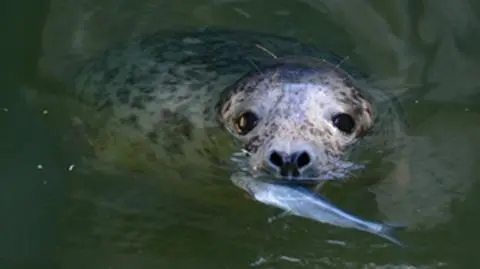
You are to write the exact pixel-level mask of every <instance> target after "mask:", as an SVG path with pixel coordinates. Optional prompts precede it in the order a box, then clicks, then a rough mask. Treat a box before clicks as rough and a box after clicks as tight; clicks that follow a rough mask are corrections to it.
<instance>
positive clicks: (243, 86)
mask: <svg viewBox="0 0 480 269" xmlns="http://www.w3.org/2000/svg"><path fill="white" fill-rule="evenodd" d="M259 44H260V45H261V46H263V47H266V48H268V50H269V51H271V52H273V53H274V54H275V56H277V57H278V59H275V58H273V57H272V55H270V54H268V53H266V52H265V51H264V50H261V49H259V48H258V45H259ZM265 66H267V67H265ZM295 68H297V69H298V70H295ZM296 71H298V72H296ZM242 78H243V79H242ZM364 78H365V75H364V74H362V73H360V72H358V71H357V70H356V69H355V68H353V67H351V66H350V65H348V64H347V63H343V62H342V58H340V57H338V56H335V55H334V54H332V53H329V52H327V51H322V50H319V49H318V48H316V47H314V46H311V45H308V44H302V43H300V42H298V41H297V40H295V39H292V38H287V37H279V36H273V35H267V34H259V33H251V32H242V31H225V30H208V29H201V30H198V31H189V32H178V33H157V34H153V35H149V36H146V37H142V38H139V39H136V40H132V41H129V42H125V43H122V44H119V45H117V46H114V47H112V48H111V49H109V50H107V51H105V52H104V53H103V54H102V55H100V56H99V57H96V58H94V59H92V60H91V61H89V62H88V63H86V64H85V65H84V66H83V67H82V68H81V69H80V70H79V72H78V73H77V75H76V76H75V79H74V83H73V85H72V88H73V89H74V94H75V95H76V96H77V97H78V98H79V99H80V100H82V101H83V102H84V103H86V104H88V105H89V106H92V107H93V108H94V109H95V111H96V112H98V113H99V114H101V115H104V117H103V121H102V122H101V123H100V125H98V126H99V127H101V128H99V131H98V132H97V134H96V135H95V140H96V141H95V146H94V148H95V151H96V154H97V157H98V158H99V159H103V161H105V160H106V161H107V162H112V163H120V164H121V165H127V166H130V167H131V168H134V169H138V170H144V169H151V168H155V167H158V166H161V164H160V162H167V163H170V164H173V163H176V164H178V163H181V164H183V165H185V166H186V167H188V166H189V163H191V162H202V161H205V162H211V161H212V159H215V160H217V159H219V158H220V159H221V158H222V157H221V154H220V153H219V152H218V150H219V148H221V147H222V146H223V143H222V142H221V141H224V140H222V138H225V137H226V138H229V137H230V136H229V135H228V134H227V133H226V132H225V128H224V127H227V130H228V127H229V126H230V124H231V119H232V118H233V117H234V116H235V115H236V113H238V112H239V111H241V110H242V109H245V108H246V107H245V106H247V105H248V104H249V103H248V102H245V100H247V99H248V100H252V98H253V97H255V96H256V97H259V98H260V100H257V101H259V102H261V101H267V100H266V99H262V98H268V96H269V95H273V96H275V95H278V94H280V91H278V86H282V85H285V84H289V83H292V82H302V83H305V82H306V81H309V82H310V83H311V84H312V85H317V86H319V87H323V88H324V89H325V91H324V93H323V94H324V96H326V97H328V98H330V100H331V101H332V102H335V103H336V104H337V105H338V106H340V107H341V108H342V109H343V110H345V111H348V113H350V114H351V115H352V116H354V117H355V119H356V120H357V121H358V122H357V129H356V131H355V134H354V135H352V136H344V135H341V134H340V133H339V132H338V130H336V129H334V128H332V126H331V123H329V122H327V121H326V120H325V119H324V118H323V115H322V113H323V112H324V111H323V109H325V105H327V103H325V102H324V103H322V104H320V105H319V106H317V107H315V106H312V104H313V103H312V102H314V101H321V97H320V96H319V95H317V94H316V93H314V90H315V89H313V88H311V87H310V88H307V89H306V91H307V92H306V93H303V96H304V97H305V98H307V99H308V98H313V99H311V100H310V101H309V102H310V103H308V102H307V101H306V100H305V99H303V100H301V101H300V100H296V101H295V98H293V97H292V98H291V101H288V102H284V103H282V104H281V105H280V106H279V107H277V110H276V112H277V113H275V115H273V114H272V116H271V117H270V118H269V119H268V128H267V127H266V126H267V125H265V127H264V129H263V132H262V133H257V134H256V135H255V136H251V137H250V139H249V140H248V141H246V140H245V139H243V142H244V143H246V144H248V146H249V147H250V148H257V149H258V148H259V147H261V146H264V147H266V145H267V144H268V143H272V141H274V140H273V138H274V137H273V135H272V134H273V133H274V132H275V133H276V135H275V139H277V140H278V139H280V140H281V139H283V138H284V139H287V140H288V139H290V138H292V137H302V138H306V139H308V140H309V141H317V143H320V144H321V145H320V144H318V146H319V147H320V146H321V147H323V148H324V149H327V150H326V151H325V152H324V153H328V154H331V155H332V156H336V155H339V154H341V153H342V152H344V151H345V150H346V147H347V146H349V145H352V144H353V143H354V142H356V141H357V139H358V138H359V137H360V136H362V135H363V134H364V133H365V132H366V131H367V130H369V129H371V127H372V124H373V122H372V121H373V118H374V115H373V114H374V113H375V114H376V113H377V109H379V108H380V107H379V106H377V105H378V104H380V103H384V102H385V101H387V102H388V98H384V97H385V96H386V95H384V94H380V95H379V94H375V93H374V94H373V95H372V96H373V97H372V96H370V95H371V94H372V92H368V93H366V92H365V90H366V89H362V91H363V92H362V91H360V89H359V88H360V87H361V86H359V85H355V83H356V82H357V79H358V80H363V79H364ZM379 96H381V98H378V97H379ZM277 97H278V96H277ZM377 101H379V102H377ZM266 103H268V102H266ZM307 103H308V104H309V108H308V109H298V108H295V106H296V105H301V106H303V105H307ZM371 103H375V105H374V106H373V107H371V105H370V104H371ZM377 103H378V104H377ZM297 109H298V110H297ZM296 111H298V112H300V111H303V112H305V113H308V115H307V117H306V118H304V120H305V121H303V122H301V123H298V122H297V123H296V124H293V123H294V121H292V116H294V115H295V113H296ZM384 112H385V111H382V113H384ZM218 113H220V114H218ZM382 113H379V114H378V115H380V114H382ZM382 115H387V114H382ZM376 119H377V121H379V119H381V117H377V118H376ZM381 128H385V127H381ZM390 129H392V128H390ZM382 132H383V131H382ZM219 137H220V138H219ZM237 138H238V137H237ZM240 140H242V139H240ZM385 141H386V140H385ZM233 150H234V149H233ZM237 150H238V148H237ZM252 152H257V151H252ZM261 153H262V152H261V151H258V154H257V155H256V156H261ZM205 157H207V158H206V159H205ZM224 157H226V156H224ZM187 159H188V160H187ZM202 159H205V160H202ZM252 160H254V158H252ZM319 160H321V158H319ZM257 163H258V161H257ZM252 164H255V161H252Z"/></svg>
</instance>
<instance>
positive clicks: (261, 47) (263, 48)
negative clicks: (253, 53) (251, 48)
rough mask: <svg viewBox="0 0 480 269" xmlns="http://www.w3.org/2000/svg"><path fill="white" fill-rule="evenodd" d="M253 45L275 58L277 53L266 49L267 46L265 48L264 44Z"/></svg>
mask: <svg viewBox="0 0 480 269" xmlns="http://www.w3.org/2000/svg"><path fill="white" fill-rule="evenodd" d="M255 47H257V48H259V49H261V50H263V51H264V52H265V53H267V54H268V55H270V56H272V58H273V59H277V58H278V57H277V55H275V54H274V53H273V52H272V51H270V50H268V49H267V48H265V47H264V46H262V45H260V44H255Z"/></svg>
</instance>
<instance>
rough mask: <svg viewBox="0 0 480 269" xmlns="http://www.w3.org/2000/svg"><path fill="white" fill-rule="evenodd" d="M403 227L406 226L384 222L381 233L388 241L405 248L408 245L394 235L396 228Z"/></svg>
mask: <svg viewBox="0 0 480 269" xmlns="http://www.w3.org/2000/svg"><path fill="white" fill-rule="evenodd" d="M402 228H405V226H394V225H390V224H384V225H383V227H382V230H381V231H380V233H379V235H380V236H381V237H383V238H385V239H387V240H388V241H390V242H392V243H394V244H395V245H397V246H400V247H403V248H405V247H407V245H406V244H405V243H403V242H401V241H400V240H398V239H397V238H396V237H395V235H394V232H395V230H397V229H402Z"/></svg>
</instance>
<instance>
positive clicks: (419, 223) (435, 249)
mask: <svg viewBox="0 0 480 269" xmlns="http://www.w3.org/2000/svg"><path fill="white" fill-rule="evenodd" d="M478 8H479V7H478V4H477V6H474V4H473V1H470V2H468V1H467V0H461V1H428V0H424V1H402V0H396V1H389V2H388V5H387V4H386V3H385V2H384V1H355V0H350V1H347V0H343V1H339V0H335V1H333V0H322V1H319V0H299V1H295V2H294V1H286V0H283V1H261V2H259V1H206V0H205V1H182V2H180V1H167V0H160V1H152V0H143V1H107V0H101V1H87V0H84V1H73V2H72V1H64V0H52V1H51V6H50V13H49V14H48V17H47V22H46V26H45V28H44V30H43V33H42V47H43V51H42V55H41V57H40V61H39V73H41V74H42V75H43V76H44V77H47V78H48V79H50V80H52V79H53V80H57V81H59V82H61V83H65V82H68V77H69V76H70V75H71V72H72V70H73V69H74V68H75V67H76V66H77V64H78V62H79V61H81V60H83V59H86V58H88V57H89V56H91V55H93V54H95V53H96V52H98V51H100V50H102V49H103V48H105V47H107V46H108V45H109V44H112V43H114V42H117V41H120V40H123V39H125V38H128V37H131V36H136V35H141V34H142V33H145V32H149V31H153V30H156V29H177V28H181V27H194V26H204V25H215V26H225V27H232V28H242V29H251V30H259V31H267V32H271V33H281V34H287V35H293V36H295V37H297V38H299V39H301V40H305V41H311V42H314V43H317V44H321V45H322V46H326V47H331V48H334V50H335V51H336V52H337V53H341V54H344V55H348V56H351V57H350V58H352V59H353V60H354V61H356V62H358V63H359V64H361V65H362V66H364V67H365V68H369V69H370V70H372V72H373V73H374V74H376V75H378V76H379V77H380V78H382V79H383V78H384V79H385V80H391V81H394V83H390V84H393V85H390V86H389V87H388V88H389V89H390V90H395V89H400V88H404V87H405V85H407V87H410V86H408V85H413V86H411V91H410V92H409V93H410V95H409V96H411V98H406V99H405V100H404V106H405V109H406V112H407V115H406V116H407V120H408V122H409V129H408V135H409V138H410V147H409V151H408V155H407V156H408V158H407V159H406V160H404V161H405V162H406V164H405V167H406V168H405V169H403V170H402V171H400V174H398V173H395V174H393V173H392V175H391V177H398V176H401V177H405V178H407V177H408V183H407V184H408V185H407V186H408V187H407V188H406V190H403V192H400V191H398V190H396V189H392V188H391V186H389V182H390V181H391V180H390V178H387V179H386V180H385V182H384V184H381V185H379V186H377V187H376V188H374V189H373V190H372V191H373V192H374V193H375V194H376V198H377V205H378V207H379V209H380V212H381V213H382V218H385V219H388V220H391V221H399V222H404V221H406V222H408V223H409V225H410V227H411V228H410V230H409V231H408V232H405V233H402V234H401V235H400V237H401V238H402V240H403V241H406V242H407V243H410V244H411V245H413V246H414V247H412V248H411V249H408V250H406V251H400V250H398V249H397V248H395V247H394V246H389V245H386V244H383V242H381V241H380V240H377V239H376V238H373V237H370V236H369V235H365V234H363V233H357V232H354V231H345V230H342V229H337V228H334V227H329V226H325V225H319V224H317V223H312V222H309V221H307V220H301V219H297V218H291V217H287V218H282V219H279V220H276V221H274V222H272V223H269V222H268V221H267V219H268V217H271V216H273V215H275V214H277V213H278V212H277V211H276V210H274V209H271V208H267V207H265V206H262V205H259V204H257V203H255V202H253V201H250V200H248V199H246V198H245V197H244V196H243V194H242V193H241V192H240V191H239V190H237V189H235V188H233V187H232V186H230V183H229V182H228V180H226V179H227V177H226V174H225V172H221V171H215V173H214V172H212V171H205V170H203V171H202V168H201V167H197V168H196V169H193V168H191V167H188V169H191V170H190V171H187V170H185V171H187V172H181V171H175V170H173V171H172V168H169V167H164V168H165V173H166V174H165V175H163V176H162V177H161V178H151V177H146V176H141V175H137V174H133V175H131V174H124V175H123V176H112V175H101V174H98V173H95V172H91V171H81V169H80V168H79V169H74V170H73V171H72V173H68V175H67V176H68V178H66V179H65V180H68V184H69V186H68V189H69V190H70V191H69V193H68V196H69V199H68V203H65V204H64V205H62V206H63V214H62V217H61V224H62V229H61V230H60V231H59V233H60V235H61V239H62V240H61V244H60V245H59V246H58V249H57V251H58V257H59V262H60V264H61V265H62V267H64V268H163V267H174V268H182V267H183V268H194V267H202V268H204V267H205V268H207V267H213V268H218V267H228V268H237V267H238V268H245V267H248V266H252V267H260V268H292V267H299V268H300V267H306V268H325V267H332V268H333V267H341V268H407V267H406V266H404V265H405V264H407V265H412V266H415V268H438V267H442V266H443V267H452V268H460V267H456V266H454V265H464V264H466V263H467V261H469V260H470V259H472V258H470V257H474V255H475V254H476V252H475V251H474V249H475V248H474V246H475V245H474V244H475V243H476V242H475V241H474V240H473V239H474V238H475V236H478V232H477V229H476V227H478V224H479V223H480V219H478V217H476V215H477V214H474V215H472V214H471V213H473V212H475V211H474V210H475V206H476V204H477V203H478V199H477V198H476V196H477V195H476V193H477V192H478V189H476V188H475V183H476V182H475V179H476V177H475V175H476V174H477V173H478V172H479V169H478V168H477V167H476V166H475V164H476V163H478V160H479V158H478V157H479V154H478V151H479V146H478V145H479V143H478V142H480V141H479V138H478V137H480V125H478V124H477V123H478V122H480V111H479V109H478V106H476V105H475V104H476V103H478V102H480V98H479V85H480V78H479V77H478V75H477V74H478V71H479V64H478V62H479V61H477V60H476V59H478V54H476V52H475V50H474V49H473V48H476V47H478V45H480V40H478V38H477V37H476V36H478V35H476V34H475V33H477V32H478V25H479V24H478V15H477V14H479V12H480V10H479V9H478ZM40 95H41V94H40ZM45 96H47V94H46V93H45ZM39 98H40V99H42V98H45V97H42V96H40V97H39ZM52 104H54V105H52ZM46 106H48V105H46ZM56 106H57V105H56V104H55V103H51V104H50V107H53V109H50V113H49V115H52V117H51V122H50V124H53V125H50V126H56V127H57V128H58V129H57V130H65V132H67V131H66V127H65V126H63V125H60V124H63V123H59V122H62V120H66V119H63V115H61V114H62V112H61V110H60V109H58V108H57V110H55V107H56ZM56 116H58V119H56V118H55V117H56ZM52 128H54V127H52ZM79 139H80V138H79ZM68 143H69V144H72V141H71V140H70V141H67V144H65V143H64V144H61V145H62V147H63V148H62V152H63V153H62V154H64V155H65V159H77V158H74V157H72V156H69V154H72V150H71V149H70V148H67V147H66V145H68ZM75 149H76V150H81V149H78V148H75ZM159 165H160V164H159ZM183 169H187V168H186V167H183ZM178 173H182V176H178ZM402 173H403V174H402ZM170 175H171V176H172V177H175V175H176V176H177V177H187V178H184V179H185V180H183V181H181V182H180V183H178V182H177V183H175V184H173V183H172V181H169V180H168V179H169V178H170ZM179 189H182V192H179ZM343 198H344V200H345V206H347V207H350V208H359V210H360V211H361V210H364V209H361V207H362V205H364V206H365V207H367V206H368V205H370V204H371V201H370V199H371V198H370V196H368V195H367V196H362V195H360V196H358V197H357V196H353V194H351V195H350V194H349V195H345V197H343ZM475 224H476V225H475ZM470 238H472V239H470ZM472 260H473V259H472ZM397 265H398V266H397ZM411 268H414V267H411Z"/></svg>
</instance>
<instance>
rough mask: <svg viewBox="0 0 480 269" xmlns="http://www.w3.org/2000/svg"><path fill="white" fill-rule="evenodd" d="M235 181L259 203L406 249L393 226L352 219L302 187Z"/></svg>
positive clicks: (238, 178)
mask: <svg viewBox="0 0 480 269" xmlns="http://www.w3.org/2000/svg"><path fill="white" fill-rule="evenodd" d="M231 180H232V181H233V183H234V184H235V185H237V186H238V187H240V188H241V189H243V190H245V191H246V192H248V193H249V194H250V195H251V196H252V197H253V198H254V199H255V200H257V201H259V202H261V203H264V204H267V205H271V206H274V207H277V208H280V209H283V210H285V211H286V213H289V214H292V215H296V216H299V217H304V218H308V219H312V220H315V221H318V222H322V223H327V224H331V225H335V226H338V227H342V228H352V229H357V230H361V231H364V232H368V233H371V234H375V235H377V236H380V237H383V238H385V239H387V240H389V241H390V242H392V243H394V244H396V245H399V246H402V247H404V246H405V245H404V244H403V243H402V242H400V241H399V240H398V239H396V238H395V237H394V236H393V235H392V234H393V230H394V227H393V226H390V225H386V224H382V223H377V222H372V221H366V220H363V219H361V218H359V217H357V216H354V215H351V214H349V213H347V212H345V211H343V210H341V209H339V208H338V207H336V206H334V205H333V204H332V203H330V202H328V201H327V200H326V199H324V198H322V197H321V196H319V195H317V194H315V193H313V192H311V191H310V190H307V189H306V188H304V187H302V186H300V185H294V186H292V185H286V184H276V183H272V182H268V181H263V180H261V179H254V178H251V177H248V176H245V175H243V174H235V175H233V176H232V177H231Z"/></svg>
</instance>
